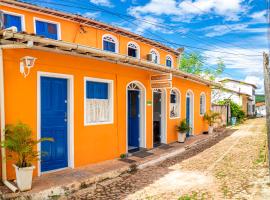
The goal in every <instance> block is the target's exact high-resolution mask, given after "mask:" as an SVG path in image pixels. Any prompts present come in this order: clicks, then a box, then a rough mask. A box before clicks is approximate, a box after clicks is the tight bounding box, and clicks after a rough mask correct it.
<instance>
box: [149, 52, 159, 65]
mask: <svg viewBox="0 0 270 200" xmlns="http://www.w3.org/2000/svg"><path fill="white" fill-rule="evenodd" d="M150 53H151V54H152V62H154V63H156V64H158V63H159V54H158V52H157V51H156V50H154V49H152V50H151V52H150Z"/></svg>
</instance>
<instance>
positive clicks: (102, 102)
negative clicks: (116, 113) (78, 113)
mask: <svg viewBox="0 0 270 200" xmlns="http://www.w3.org/2000/svg"><path fill="white" fill-rule="evenodd" d="M85 84H86V85H85V89H86V91H85V92H86V94H85V98H86V100H85V124H86V125H90V124H102V123H112V120H113V114H112V113H113V104H112V101H113V98H112V81H110V80H99V81H96V79H86V82H85Z"/></svg>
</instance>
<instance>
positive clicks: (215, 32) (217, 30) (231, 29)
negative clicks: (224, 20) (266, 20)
mask: <svg viewBox="0 0 270 200" xmlns="http://www.w3.org/2000/svg"><path fill="white" fill-rule="evenodd" d="M250 25H252V23H241V24H240V23H238V24H230V25H214V26H208V27H206V28H203V29H201V30H202V31H205V32H206V34H205V36H207V37H215V36H222V35H226V34H228V33H263V34H266V33H267V27H262V28H252V27H251V26H250Z"/></svg>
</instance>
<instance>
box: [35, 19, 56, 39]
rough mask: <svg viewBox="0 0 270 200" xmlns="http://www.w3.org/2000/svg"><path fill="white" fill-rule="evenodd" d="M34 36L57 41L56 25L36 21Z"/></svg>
mask: <svg viewBox="0 0 270 200" xmlns="http://www.w3.org/2000/svg"><path fill="white" fill-rule="evenodd" d="M36 34H37V35H40V36H43V37H46V38H50V39H55V40H58V39H59V38H58V25H57V24H55V23H50V22H46V21H40V20H36Z"/></svg>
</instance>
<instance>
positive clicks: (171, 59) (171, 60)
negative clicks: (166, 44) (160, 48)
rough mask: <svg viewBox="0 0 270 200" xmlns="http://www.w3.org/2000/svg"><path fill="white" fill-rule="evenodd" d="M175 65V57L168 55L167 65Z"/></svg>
mask: <svg viewBox="0 0 270 200" xmlns="http://www.w3.org/2000/svg"><path fill="white" fill-rule="evenodd" d="M172 65H173V58H172V57H171V56H170V55H167V56H166V66H167V67H172Z"/></svg>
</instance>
